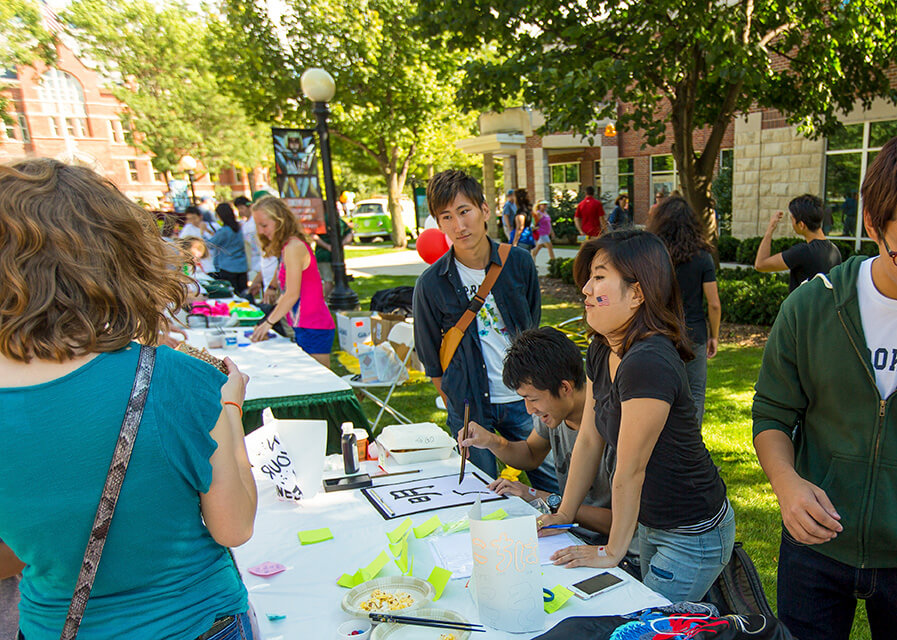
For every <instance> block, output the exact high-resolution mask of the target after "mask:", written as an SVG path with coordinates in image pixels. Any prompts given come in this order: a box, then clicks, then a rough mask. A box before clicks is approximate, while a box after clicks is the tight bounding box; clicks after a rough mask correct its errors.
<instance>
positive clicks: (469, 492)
mask: <svg viewBox="0 0 897 640" xmlns="http://www.w3.org/2000/svg"><path fill="white" fill-rule="evenodd" d="M452 493H454V494H456V495H459V496H469V495H470V494H472V493H476V494H482V495H484V496H488V495H489V494H490V493H492V492H491V491H458V490H457V489H452Z"/></svg>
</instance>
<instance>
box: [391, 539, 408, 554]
mask: <svg viewBox="0 0 897 640" xmlns="http://www.w3.org/2000/svg"><path fill="white" fill-rule="evenodd" d="M407 548H408V536H402V539H401V540H399V541H398V542H390V543H389V551H390V553H392V557H393V558H398V557H399V556H400V555H402V551H403V550H404V549H407Z"/></svg>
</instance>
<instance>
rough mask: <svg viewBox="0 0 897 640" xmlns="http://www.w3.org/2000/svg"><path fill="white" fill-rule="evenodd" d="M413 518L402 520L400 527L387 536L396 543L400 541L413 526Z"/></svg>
mask: <svg viewBox="0 0 897 640" xmlns="http://www.w3.org/2000/svg"><path fill="white" fill-rule="evenodd" d="M411 524H412V522H411V518H405V521H404V522H402V524H400V525H399V526H398V527H396V528H395V529H393V530H392V531H390V532H389V533H387V534H386V537H387V538H389V541H390V542H392V543H393V544H395V543H396V542H398V541H399V540H400V539H401V538H402V536H403V535H405V533H406V532H407V531H408V529H410V528H411Z"/></svg>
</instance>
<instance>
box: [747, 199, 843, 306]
mask: <svg viewBox="0 0 897 640" xmlns="http://www.w3.org/2000/svg"><path fill="white" fill-rule="evenodd" d="M788 211H789V212H790V213H791V227H792V228H793V229H794V232H795V233H797V234H798V235H801V236H803V237H804V240H806V241H807V242H806V243H801V244H796V245H794V246H793V247H791V248H790V249H786V250H785V251H782V252H780V253H777V254H775V255H774V256H772V255H770V253H771V251H772V234H773V233H774V232H775V230H776V227H778V226H779V222H781V221H782V217H783V216H784V215H785V214H784V213H782V212H781V211H777V212H776V213H775V214H773V216H772V219H771V220H770V221H769V226H768V227H767V228H766V235H764V236H763V240H762V241H761V242H760V247H759V248H758V249H757V258H756V259H755V260H754V268H755V269H756V270H757V271H763V272H770V271H786V270H789V269H790V270H791V278H790V281H789V283H788V290H789V291H794V290H795V289H797V287H798V285H800V284H801V283H802V282H805V281H806V280H809V279H810V278H812V277H813V276H815V275H816V274H817V273H826V274H827V273H828V272H829V271H830V270H831V269H832V267H836V266H838V265H839V264H841V252H840V251H838V247H836V246H835V245H834V244H832V242H831V241H830V240H826V238H825V233H824V232H823V231H822V228H821V227H822V220H823V217H824V216H825V209H824V208H823V206H822V200H820V199H819V198H817V197H816V196H814V195H810V194H809V193H806V194H804V195H802V196H798V197H796V198H795V199H794V200H792V201H791V202H789V203H788Z"/></svg>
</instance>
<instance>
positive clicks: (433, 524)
mask: <svg viewBox="0 0 897 640" xmlns="http://www.w3.org/2000/svg"><path fill="white" fill-rule="evenodd" d="M440 526H442V521H440V520H439V516H433V517H432V518H430V519H429V520H427V521H426V522H424V523H422V524H419V525H417V526H416V527H414V537H415V538H426V537H427V536H428V535H430V534H431V533H433V532H434V531H436V529H437V528H439V527H440Z"/></svg>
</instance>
